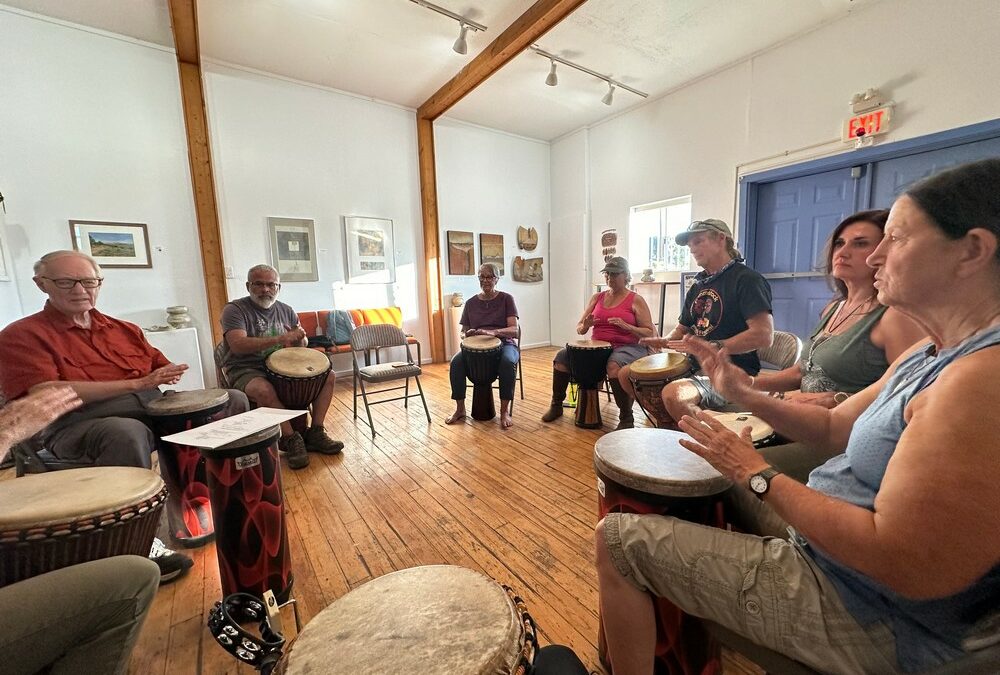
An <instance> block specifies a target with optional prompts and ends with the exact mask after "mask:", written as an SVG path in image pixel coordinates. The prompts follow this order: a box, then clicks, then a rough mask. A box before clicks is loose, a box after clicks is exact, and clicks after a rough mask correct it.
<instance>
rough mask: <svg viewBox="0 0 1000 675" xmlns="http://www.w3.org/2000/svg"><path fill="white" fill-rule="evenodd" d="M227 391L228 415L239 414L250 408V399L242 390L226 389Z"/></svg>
mask: <svg viewBox="0 0 1000 675" xmlns="http://www.w3.org/2000/svg"><path fill="white" fill-rule="evenodd" d="M226 393H228V394H229V405H228V409H227V410H226V412H227V416H228V415H238V414H240V413H245V412H246V411H247V410H250V400H249V399H248V398H247V395H246V394H244V393H243V392H242V391H240V390H239V389H226Z"/></svg>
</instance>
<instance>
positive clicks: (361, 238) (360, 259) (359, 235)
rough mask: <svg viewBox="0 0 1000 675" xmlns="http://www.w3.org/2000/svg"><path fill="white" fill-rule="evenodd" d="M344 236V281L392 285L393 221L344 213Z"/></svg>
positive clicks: (394, 263)
mask: <svg viewBox="0 0 1000 675" xmlns="http://www.w3.org/2000/svg"><path fill="white" fill-rule="evenodd" d="M344 232H345V234H346V237H347V245H346V246H345V249H346V251H347V283H349V284H391V283H395V281H396V255H395V250H394V248H393V243H392V221H391V220H389V219H388V218H366V217H363V216H344Z"/></svg>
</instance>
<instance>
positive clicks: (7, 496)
mask: <svg viewBox="0 0 1000 675" xmlns="http://www.w3.org/2000/svg"><path fill="white" fill-rule="evenodd" d="M166 501H167V489H166V487H165V486H164V484H163V480H162V479H161V478H160V477H159V476H157V475H156V473H154V472H152V471H150V470H148V469H140V468H136V467H126V466H102V467H92V468H86V469H68V470H64V471H51V472H49V473H39V474H30V475H27V476H23V477H21V478H18V479H17V480H10V481H4V482H3V483H2V484H0V586H6V585H8V584H12V583H15V582H18V581H21V580H23V579H28V578H30V577H33V576H36V575H39V574H44V573H46V572H52V571H53V570H57V569H60V568H62V567H68V566H70V565H77V564H79V563H83V562H89V561H91V560H99V559H101V558H110V557H111V556H116V555H138V556H142V557H144V558H145V557H146V556H148V555H149V549H150V547H151V546H152V545H153V537H154V535H155V534H156V527H157V525H158V524H159V521H160V512H161V511H162V510H163V505H164V503H165V502H166ZM53 611H57V609H56V608H53Z"/></svg>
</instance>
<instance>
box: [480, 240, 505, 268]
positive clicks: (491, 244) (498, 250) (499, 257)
mask: <svg viewBox="0 0 1000 675" xmlns="http://www.w3.org/2000/svg"><path fill="white" fill-rule="evenodd" d="M486 263H493V264H494V265H496V266H497V269H499V270H500V276H503V272H504V269H503V235H502V234H480V235H479V266H480V267H482V266H483V265H485V264H486Z"/></svg>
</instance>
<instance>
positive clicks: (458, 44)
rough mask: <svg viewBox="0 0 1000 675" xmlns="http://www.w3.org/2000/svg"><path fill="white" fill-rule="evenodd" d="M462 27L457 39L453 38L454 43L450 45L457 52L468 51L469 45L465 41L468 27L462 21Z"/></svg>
mask: <svg viewBox="0 0 1000 675" xmlns="http://www.w3.org/2000/svg"><path fill="white" fill-rule="evenodd" d="M461 26H462V28H461V30H460V31H459V33H458V39H457V40H455V44H454V46H453V47H452V49H454V50H455V51H456V52H458V53H459V54H467V53H468V52H469V45H468V43H466V41H465V34H466V33H468V32H469V27H468V26H466V25H465V24H464V23H463V24H461Z"/></svg>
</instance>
